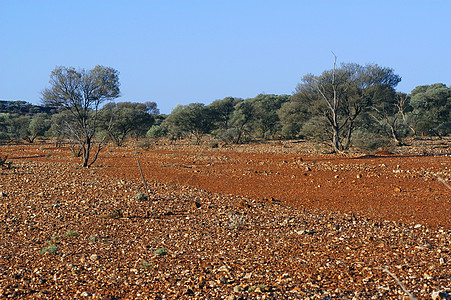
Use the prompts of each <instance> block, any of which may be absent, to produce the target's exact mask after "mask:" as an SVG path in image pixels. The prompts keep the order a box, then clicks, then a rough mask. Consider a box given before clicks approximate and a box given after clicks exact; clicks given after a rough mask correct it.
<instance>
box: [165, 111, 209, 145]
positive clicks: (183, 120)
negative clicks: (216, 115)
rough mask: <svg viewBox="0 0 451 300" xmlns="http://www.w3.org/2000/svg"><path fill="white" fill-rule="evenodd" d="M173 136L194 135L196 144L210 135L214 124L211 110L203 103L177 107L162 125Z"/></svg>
mask: <svg viewBox="0 0 451 300" xmlns="http://www.w3.org/2000/svg"><path fill="white" fill-rule="evenodd" d="M162 124H163V125H164V127H165V128H167V129H168V131H169V132H170V133H171V134H172V135H173V136H179V135H181V134H189V135H194V136H195V138H196V144H199V143H200V141H201V139H202V137H203V136H204V135H205V134H207V133H209V132H210V130H211V128H212V125H213V122H212V117H211V111H210V109H209V108H208V107H207V106H205V104H203V103H191V104H188V105H177V106H176V107H175V108H174V109H173V110H172V112H171V114H170V115H169V116H168V117H167V118H166V119H165V120H164V121H163V123H162Z"/></svg>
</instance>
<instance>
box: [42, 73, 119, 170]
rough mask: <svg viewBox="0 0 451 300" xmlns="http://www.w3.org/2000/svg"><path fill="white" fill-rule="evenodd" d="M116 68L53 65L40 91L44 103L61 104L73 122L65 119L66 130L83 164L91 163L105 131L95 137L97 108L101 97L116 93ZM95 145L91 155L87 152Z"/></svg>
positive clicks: (103, 98) (109, 98)
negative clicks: (75, 144) (48, 81)
mask: <svg viewBox="0 0 451 300" xmlns="http://www.w3.org/2000/svg"><path fill="white" fill-rule="evenodd" d="M119 93H120V90H119V72H118V71H117V70H115V69H113V68H110V67H104V66H96V67H94V69H92V70H85V69H80V70H78V71H77V70H75V69H74V68H72V67H69V68H66V67H56V68H55V70H53V71H52V73H51V75H50V88H46V89H44V90H43V91H42V102H43V104H44V105H47V106H56V107H63V108H64V109H66V110H67V111H68V112H69V113H70V114H71V115H72V116H73V122H69V121H67V122H65V124H64V125H65V127H66V128H67V129H68V130H67V131H66V133H67V132H70V135H68V136H67V137H68V138H72V139H74V140H75V142H76V143H77V144H78V146H79V147H80V149H81V152H82V158H83V166H84V167H89V166H91V165H92V164H93V163H94V162H95V161H96V160H97V157H98V154H99V152H100V150H101V149H102V146H103V144H104V142H105V138H106V135H104V136H103V137H101V138H98V137H97V136H96V134H97V133H98V129H99V126H98V125H99V124H98V121H99V115H98V112H99V108H100V105H101V104H102V103H104V102H105V101H109V100H113V99H115V98H117V97H119ZM95 147H97V149H96V151H95V153H94V157H93V158H92V159H91V160H90V153H91V150H93V149H94V148H95Z"/></svg>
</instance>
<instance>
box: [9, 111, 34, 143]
mask: <svg viewBox="0 0 451 300" xmlns="http://www.w3.org/2000/svg"><path fill="white" fill-rule="evenodd" d="M30 122H31V117H29V116H19V115H13V116H12V117H11V118H10V119H9V120H8V132H9V135H10V136H11V138H13V139H14V140H15V141H16V142H19V141H21V140H27V137H28V136H29V131H28V127H29V126H30Z"/></svg>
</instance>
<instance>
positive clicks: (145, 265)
mask: <svg viewBox="0 0 451 300" xmlns="http://www.w3.org/2000/svg"><path fill="white" fill-rule="evenodd" d="M140 267H141V269H145V270H150V269H152V264H151V263H150V262H147V261H143V262H142V263H141V266H140Z"/></svg>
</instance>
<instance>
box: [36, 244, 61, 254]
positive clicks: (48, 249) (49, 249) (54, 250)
mask: <svg viewBox="0 0 451 300" xmlns="http://www.w3.org/2000/svg"><path fill="white" fill-rule="evenodd" d="M58 250H59V249H58V246H56V245H50V246H47V247H44V248H43V249H42V250H41V251H39V253H40V254H44V253H51V254H56V253H57V252H58Z"/></svg>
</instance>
